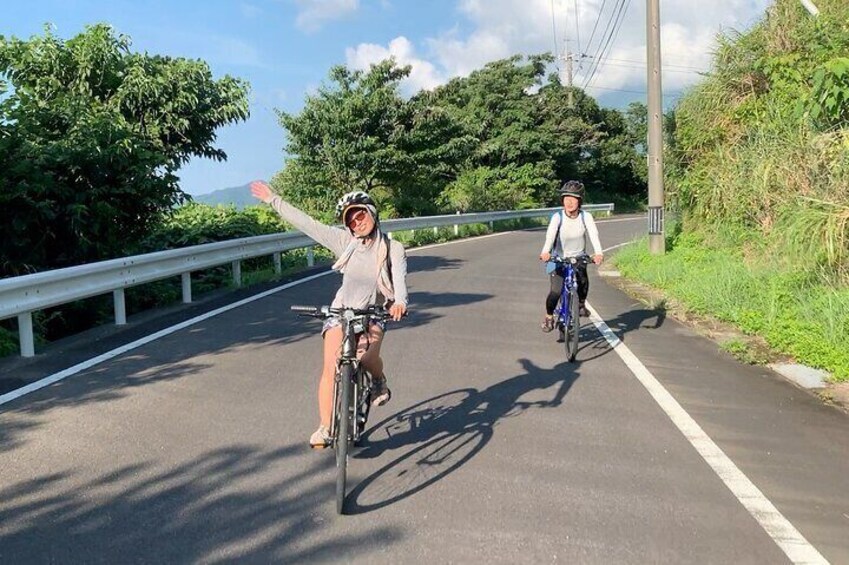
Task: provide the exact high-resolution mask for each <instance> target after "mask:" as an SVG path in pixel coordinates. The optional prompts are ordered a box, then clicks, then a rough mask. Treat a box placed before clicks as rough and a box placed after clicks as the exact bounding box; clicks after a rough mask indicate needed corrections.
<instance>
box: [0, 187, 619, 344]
mask: <svg viewBox="0 0 849 565" xmlns="http://www.w3.org/2000/svg"><path fill="white" fill-rule="evenodd" d="M559 209H560V208H537V209H533V210H517V211H514V210H511V211H503V212H482V213H474V214H459V213H458V214H456V215H450V214H449V215H444V216H425V217H421V218H402V219H397V220H384V221H382V222H381V228H383V230H384V231H385V232H387V233H388V234H389V235H390V236H391V235H392V232H399V231H412V230H421V229H428V228H434V229H438V228H439V227H442V226H454V233H455V235H456V234H458V232H459V226H460V225H462V224H485V223H488V224H490V226H491V225H492V223H493V222H497V221H500V220H515V219H519V218H539V217H544V216H547V215H549V214H552V213H553V212H555V211H557V210H559ZM584 209H585V210H588V211H591V212H606V213H607V214H608V215H609V214H610V213H612V212H613V204H587V205H585V206H584ZM314 245H315V244H314V242H313V241H312V240H311V239H310V238H309V237H307V236H305V235H304V234H302V233H301V232H298V231H292V232H285V233H280V234H271V235H261V236H256V237H247V238H242V239H234V240H230V241H219V242H216V243H207V244H204V245H195V246H192V247H184V248H181V249H171V250H168V251H158V252H156V253H147V254H145V255H135V256H132V257H124V258H121V259H111V260H109V261H100V262H98V263H90V264H87V265H79V266H77V267H68V268H65V269H56V270H53V271H45V272H42V273H34V274H32V275H24V276H20V277H12V278H7V279H0V320H4V319H6V318H12V317H15V316H17V318H18V334H19V339H20V347H21V355H22V356H23V357H32V356H33V355H35V343H34V338H33V327H32V313H33V312H36V311H38V310H43V309H45V308H50V307H53V306H59V305H61V304H67V303H68V302H73V301H75V300H81V299H83V298H91V297H93V296H98V295H102V294H108V293H110V292H111V293H112V294H113V297H114V305H115V324H116V325H123V324H126V323H127V314H126V306H125V300H124V289H126V288H129V287H133V286H137V285H140V284H144V283H148V282H153V281H157V280H162V279H166V278H169V277H174V276H177V275H180V276H181V277H182V286H183V302H184V303H190V302H191V301H192V284H191V273H192V271H199V270H201V269H207V268H210V267H217V266H219V265H225V264H227V263H230V264H231V266H232V271H233V281H234V284H235V285H236V286H241V283H242V278H241V261H243V260H245V259H251V258H254V257H262V256H266V255H271V256H272V257H273V258H274V268H275V272H277V273H278V274H279V273H280V271H281V260H280V254H281V253H283V252H285V251H291V250H293V249H303V248H307V249H308V251H307V265H309V266H312V265H313V253H312V250H313V246H314Z"/></svg>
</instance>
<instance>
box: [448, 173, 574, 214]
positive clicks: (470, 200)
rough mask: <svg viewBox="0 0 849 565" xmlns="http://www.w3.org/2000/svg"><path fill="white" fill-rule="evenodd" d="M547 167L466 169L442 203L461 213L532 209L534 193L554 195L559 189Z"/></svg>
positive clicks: (449, 189)
mask: <svg viewBox="0 0 849 565" xmlns="http://www.w3.org/2000/svg"><path fill="white" fill-rule="evenodd" d="M545 165H546V164H545V163H536V164H530V163H529V164H526V165H522V166H520V167H517V166H514V165H510V166H506V167H500V168H497V169H492V168H489V167H477V168H475V169H467V170H465V171H463V172H462V173H460V176H459V178H458V179H457V180H456V181H454V182H452V183H451V184H449V185H448V186H447V187H446V188H445V190H444V191H443V193H442V196H441V201H442V202H444V204H445V207H446V208H450V209H454V210H457V211H460V212H476V211H485V210H497V209H499V208H500V209H505V210H513V209H516V210H520V209H523V208H533V207H534V205H535V204H536V200H535V198H534V195H535V194H540V193H545V192H546V191H547V192H552V191H553V190H554V189H555V188H556V187H557V181H556V179H553V178H552V174H551V169H550V167H546V166H545Z"/></svg>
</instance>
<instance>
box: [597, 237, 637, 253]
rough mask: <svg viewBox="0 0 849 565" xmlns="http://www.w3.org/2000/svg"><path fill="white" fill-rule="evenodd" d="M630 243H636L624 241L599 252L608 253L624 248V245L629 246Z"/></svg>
mask: <svg viewBox="0 0 849 565" xmlns="http://www.w3.org/2000/svg"><path fill="white" fill-rule="evenodd" d="M632 243H636V240H635V241H626V242H625V243H620V244H619V245H611V246H610V247H608V248H607V249H602V250H601V252H602V253H604V252H605V251H610V250H611V249H619V248H620V247H625V246H626V245H631V244H632Z"/></svg>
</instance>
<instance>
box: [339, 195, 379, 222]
mask: <svg viewBox="0 0 849 565" xmlns="http://www.w3.org/2000/svg"><path fill="white" fill-rule="evenodd" d="M351 206H364V207H365V208H367V209H370V210H371V211H372V212H373V213H374V216H375V220H377V204H375V202H374V200H372V198H371V196H369V195H368V194H367V193H365V192H363V191H362V190H355V191H353V192H348V193H346V194H343V195H342V198H340V199H339V201H338V202H337V203H336V219H337V220H340V221H341V220H342V218H343V217H344V215H345V210H347V209H348V208H350V207H351Z"/></svg>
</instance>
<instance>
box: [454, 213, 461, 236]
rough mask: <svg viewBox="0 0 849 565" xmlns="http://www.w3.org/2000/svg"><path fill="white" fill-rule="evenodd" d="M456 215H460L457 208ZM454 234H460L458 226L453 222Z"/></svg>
mask: <svg viewBox="0 0 849 565" xmlns="http://www.w3.org/2000/svg"><path fill="white" fill-rule="evenodd" d="M457 215H458V216H459V215H460V210H457ZM454 235H460V226H458V225H457V224H454Z"/></svg>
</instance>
